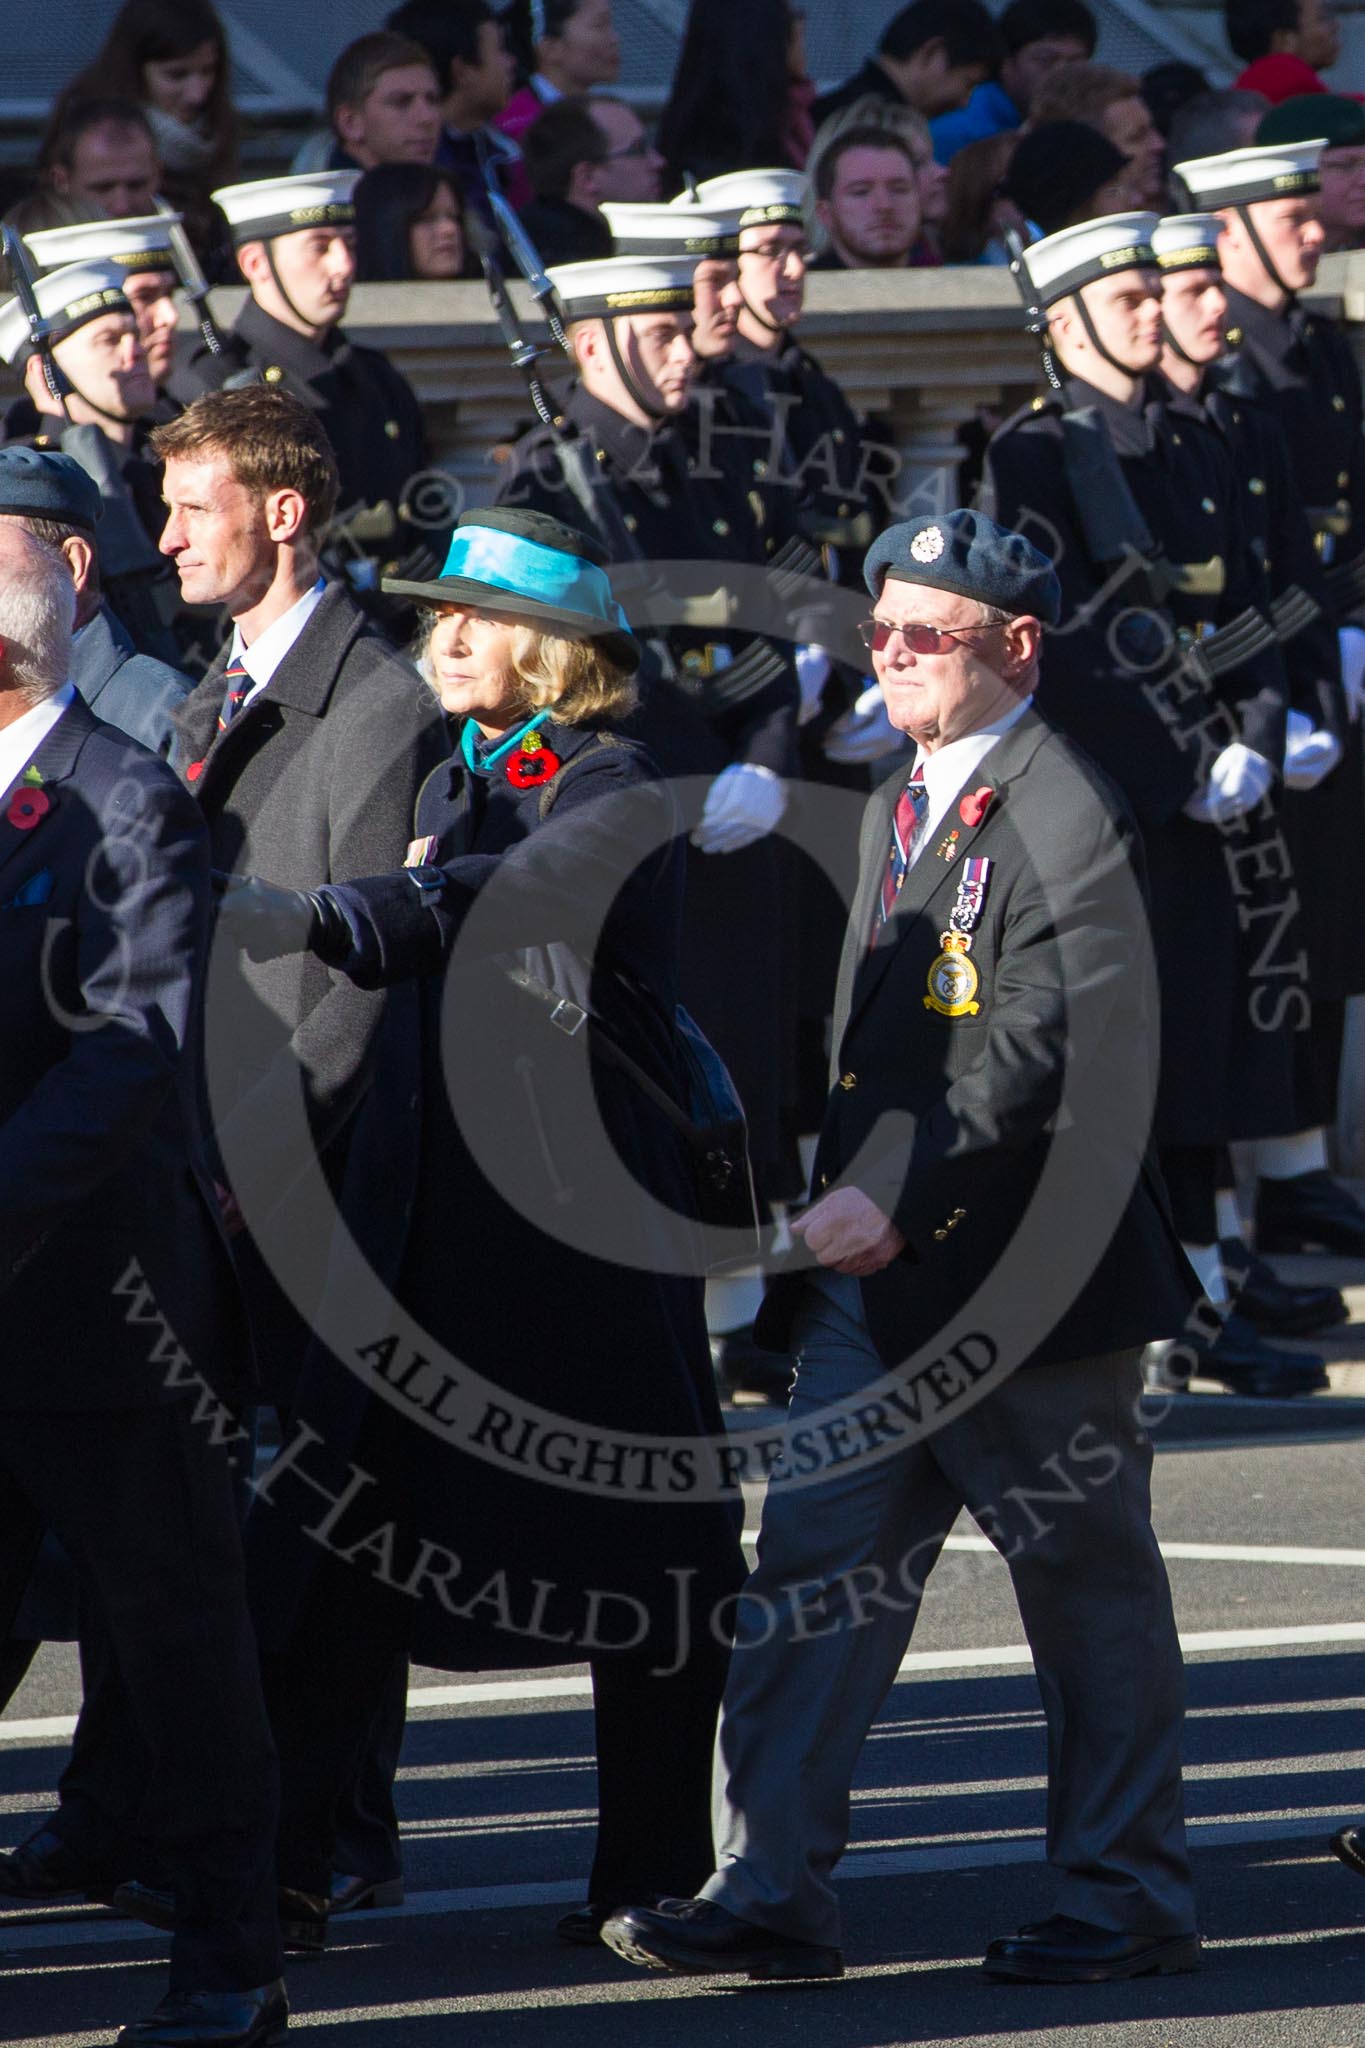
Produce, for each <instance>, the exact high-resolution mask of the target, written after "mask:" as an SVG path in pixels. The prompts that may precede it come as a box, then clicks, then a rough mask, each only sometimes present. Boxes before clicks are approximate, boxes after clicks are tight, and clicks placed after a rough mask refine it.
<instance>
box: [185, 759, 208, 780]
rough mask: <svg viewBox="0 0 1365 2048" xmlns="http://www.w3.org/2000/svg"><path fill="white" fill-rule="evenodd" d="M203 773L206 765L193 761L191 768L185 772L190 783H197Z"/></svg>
mask: <svg viewBox="0 0 1365 2048" xmlns="http://www.w3.org/2000/svg"><path fill="white" fill-rule="evenodd" d="M203 772H204V764H203V762H202V761H191V762H190V765H189V767H188V768H187V769H186V770H185V775H186V779H187V780H188V781H190V782H197V781H198V780H199V778H200V776H201V775H202V774H203Z"/></svg>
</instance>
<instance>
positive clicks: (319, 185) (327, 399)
mask: <svg viewBox="0 0 1365 2048" xmlns="http://www.w3.org/2000/svg"><path fill="white" fill-rule="evenodd" d="M359 175H360V174H359V172H358V171H316V172H309V173H307V174H306V175H300V176H296V177H289V178H263V179H258V180H256V181H255V182H254V183H252V184H249V185H228V186H225V187H224V188H223V190H222V191H220V192H215V193H214V195H213V196H214V199H215V200H216V201H217V203H218V204H219V205H220V206H221V207H222V209H223V212H224V213H225V214H226V216H227V220H228V225H229V227H230V228H231V231H232V241H233V247H234V248H235V249H236V251H237V262H238V266H239V268H240V269H241V272H242V275H243V277H244V278H245V279H246V281H247V285H248V287H249V289H250V296H249V297H248V299H247V300H246V303H245V304H244V305H243V307H242V310H241V312H240V313H239V314H238V315H237V318H236V320H235V321H234V322H233V324H232V328H231V330H230V332H229V334H228V336H227V348H226V350H225V351H224V353H223V354H222V355H220V356H215V355H211V354H210V353H209V350H208V348H207V347H206V346H204V345H202V344H201V346H200V347H198V348H196V349H195V350H194V351H193V352H192V353H191V354H190V356H189V357H188V359H187V360H186V361H185V362H184V363H183V364H181V365H180V366H179V367H178V368H177V369H175V370H174V371H173V372H172V374H171V376H170V377H169V378H168V380H167V389H168V390H169V391H170V393H171V395H172V396H173V397H175V398H177V399H179V400H180V402H181V403H182V404H184V405H188V404H190V403H191V401H192V400H193V399H195V398H198V397H199V396H200V394H201V393H202V392H205V391H218V390H222V389H223V388H224V386H226V385H228V384H234V385H235V384H240V383H242V382H243V381H253V382H254V381H259V382H261V383H263V384H265V385H266V386H267V387H268V388H269V389H270V390H272V391H273V390H285V391H288V392H289V393H291V395H292V396H293V397H295V398H298V399H300V400H301V401H302V403H303V404H305V405H306V406H308V407H309V408H310V410H311V411H313V412H314V413H316V414H317V416H318V421H319V424H320V425H321V427H322V429H323V431H324V433H325V434H326V436H327V439H328V441H329V442H330V443H331V445H332V448H333V450H334V451H335V455H336V465H337V472H338V475H339V477H340V488H339V492H338V498H337V502H338V505H339V507H340V509H341V511H342V512H343V513H344V512H348V511H351V510H352V509H354V508H355V507H357V506H361V505H366V506H377V505H381V504H388V505H389V506H390V507H392V509H393V510H394V512H395V513H396V512H397V510H398V507H399V505H400V504H401V502H402V499H403V493H404V488H405V486H406V485H407V483H408V481H409V479H410V478H411V477H413V476H414V475H415V474H416V473H417V472H418V471H419V470H420V469H421V467H422V464H423V460H424V445H425V443H424V433H423V427H422V414H421V408H420V407H419V405H418V403H417V400H416V398H415V397H414V395H413V392H412V389H411V387H410V385H409V384H408V382H407V380H406V378H405V377H403V376H402V375H401V374H400V373H399V372H398V371H397V370H395V369H394V367H393V365H392V363H390V362H389V360H388V358H387V356H384V355H382V354H381V353H380V351H379V350H378V349H373V348H362V347H361V346H360V345H359V344H358V343H356V342H353V341H350V340H348V339H347V337H346V334H345V332H344V330H343V328H342V326H341V322H342V321H343V320H344V319H345V317H346V306H347V302H348V300H349V298H350V295H351V286H352V283H353V282H354V279H355V226H354V222H355V207H354V204H353V203H352V197H351V195H352V193H353V192H354V190H355V186H356V181H357V179H358V177H359ZM396 531H397V529H395V532H396Z"/></svg>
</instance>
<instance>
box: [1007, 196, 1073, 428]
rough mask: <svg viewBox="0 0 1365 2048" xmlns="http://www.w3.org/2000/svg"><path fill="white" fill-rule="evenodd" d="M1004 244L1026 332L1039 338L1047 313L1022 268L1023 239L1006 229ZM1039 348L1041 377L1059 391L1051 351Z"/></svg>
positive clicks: (1044, 332)
mask: <svg viewBox="0 0 1365 2048" xmlns="http://www.w3.org/2000/svg"><path fill="white" fill-rule="evenodd" d="M1004 242H1005V247H1006V249H1007V250H1008V251H1009V259H1010V276H1011V277H1012V278H1013V279H1014V282H1015V286H1016V289H1017V290H1018V293H1019V296H1020V298H1021V299H1022V300H1023V302H1024V312H1025V315H1026V316H1027V317H1026V322H1025V329H1026V332H1027V333H1029V334H1037V335H1040V336H1041V335H1045V334H1046V333H1047V312H1046V309H1045V308H1044V307H1043V305H1042V304H1041V302H1040V301H1039V298H1038V295H1037V293H1036V292H1035V291H1034V289H1033V286H1032V284H1031V283H1030V281H1029V274H1028V272H1027V270H1026V269H1025V268H1024V243H1023V238H1022V237H1021V236H1020V234H1019V232H1018V230H1017V229H1015V228H1008V227H1007V228H1006V229H1005V233H1004ZM1040 347H1041V350H1042V356H1043V375H1044V376H1045V377H1046V378H1047V381H1048V383H1049V384H1050V385H1051V386H1052V389H1053V390H1054V391H1060V390H1061V388H1062V380H1061V378H1060V377H1059V376H1058V375H1057V365H1056V364H1055V363H1054V362H1053V360H1052V350H1051V349H1050V348H1049V347H1048V345H1047V343H1046V341H1042V342H1040Z"/></svg>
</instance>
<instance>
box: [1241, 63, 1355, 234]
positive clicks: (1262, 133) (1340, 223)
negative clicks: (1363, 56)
mask: <svg viewBox="0 0 1365 2048" xmlns="http://www.w3.org/2000/svg"><path fill="white" fill-rule="evenodd" d="M1320 135H1323V136H1326V138H1327V147H1326V148H1325V149H1324V150H1323V152H1322V155H1321V156H1320V157H1319V159H1318V176H1319V177H1320V178H1321V180H1322V186H1321V189H1320V191H1319V193H1318V200H1317V215H1318V221H1319V223H1320V224H1321V227H1322V233H1323V244H1322V246H1323V250H1324V252H1325V253H1327V254H1329V255H1330V253H1331V252H1332V250H1334V249H1359V248H1360V247H1361V245H1362V243H1365V106H1362V105H1361V103H1360V101H1359V100H1348V99H1345V98H1343V97H1341V96H1340V95H1339V94H1337V93H1317V92H1315V93H1302V94H1300V95H1299V97H1298V98H1296V99H1292V100H1285V101H1284V102H1283V104H1282V105H1280V106H1278V107H1273V108H1272V109H1271V110H1270V112H1269V113H1268V114H1267V115H1266V116H1265V118H1264V119H1263V120H1262V122H1261V124H1260V126H1259V127H1258V128H1257V130H1256V140H1257V142H1316V140H1317V139H1318V137H1319V136H1320Z"/></svg>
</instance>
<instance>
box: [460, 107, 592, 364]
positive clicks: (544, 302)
mask: <svg viewBox="0 0 1365 2048" xmlns="http://www.w3.org/2000/svg"><path fill="white" fill-rule="evenodd" d="M478 151H479V171H480V174H481V176H482V178H483V182H484V190H485V191H486V192H487V194H488V204H489V208H490V210H491V212H492V215H493V219H494V222H495V223H496V225H497V230H498V233H499V234H500V235H501V236H502V240H503V246H504V247H505V248H506V250H507V252H508V254H509V255H510V256H511V258H512V261H513V262H514V263H515V264H516V266H517V269H518V270H519V271H520V272H521V274H522V276H523V277H524V278H525V280H526V282H527V284H528V285H529V286H530V287H531V297H532V298H533V299H534V300H535V302H536V304H537V305H538V306H539V308H540V314H541V318H542V319H543V320H544V322H545V325H546V326H547V327H548V328H549V330H550V333H551V335H552V336H553V338H554V341H555V343H556V345H557V346H558V347H559V348H561V349H563V351H564V353H565V355H566V356H568V358H569V360H570V361H572V360H573V350H572V349H571V348H570V347H569V337H568V336H567V334H565V332H564V322H563V321H562V320H561V319H560V317H559V308H558V306H557V305H556V304H555V288H554V286H553V285H552V284H551V283H550V280H549V278H548V277H547V276H546V275H545V266H544V264H543V263H542V262H541V260H540V251H539V250H538V249H537V248H536V245H535V243H534V242H533V241H532V240H531V237H530V236H529V235H528V234H527V232H526V230H525V228H524V227H523V226H522V224H521V222H520V220H519V219H518V218H517V216H516V214H515V213H514V212H513V210H512V208H511V207H510V206H509V205H508V203H507V201H506V199H504V197H503V195H502V192H501V191H500V189H499V187H498V172H497V167H496V165H495V164H494V162H493V158H492V155H491V153H490V151H489V148H488V145H487V143H486V142H485V141H484V140H483V138H482V136H480V138H479V143H478ZM482 260H483V255H482V251H480V261H481V262H482ZM485 274H486V273H485Z"/></svg>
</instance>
